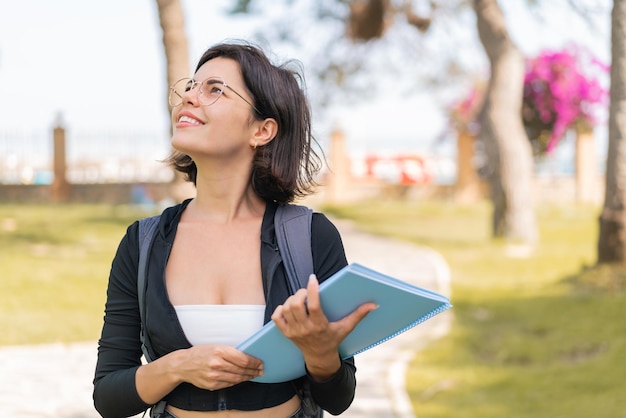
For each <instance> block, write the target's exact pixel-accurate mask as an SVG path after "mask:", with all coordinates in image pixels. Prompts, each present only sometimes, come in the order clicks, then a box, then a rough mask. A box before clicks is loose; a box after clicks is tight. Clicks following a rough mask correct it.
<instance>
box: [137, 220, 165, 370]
mask: <svg viewBox="0 0 626 418" xmlns="http://www.w3.org/2000/svg"><path fill="white" fill-rule="evenodd" d="M160 217H161V216H160V215H156V216H151V217H149V218H143V219H140V220H139V233H138V238H139V264H138V267H137V300H138V302H139V316H140V317H141V331H140V333H139V337H140V339H141V351H142V352H143V355H144V356H145V358H146V360H147V361H149V362H150V361H152V359H153V358H154V355H153V352H152V345H151V344H150V338H149V337H148V334H147V333H146V332H145V328H146V283H147V280H146V266H147V264H148V251H149V250H150V244H151V243H152V238H153V237H154V231H155V230H156V227H157V225H158V224H159V219H160Z"/></svg>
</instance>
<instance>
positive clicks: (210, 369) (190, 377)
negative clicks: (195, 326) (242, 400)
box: [135, 345, 263, 404]
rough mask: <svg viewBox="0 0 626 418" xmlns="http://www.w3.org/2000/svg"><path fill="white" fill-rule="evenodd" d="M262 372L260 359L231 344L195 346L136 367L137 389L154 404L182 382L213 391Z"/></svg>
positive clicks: (143, 397)
mask: <svg viewBox="0 0 626 418" xmlns="http://www.w3.org/2000/svg"><path fill="white" fill-rule="evenodd" d="M262 375H263V362H261V360H259V359H256V358H254V357H252V356H249V355H247V354H245V353H243V352H241V351H239V350H237V349H236V348H234V347H231V346H226V345H199V346H195V347H191V348H188V349H184V350H177V351H174V352H172V353H169V354H167V355H165V356H163V357H161V358H159V359H157V360H155V361H153V362H150V363H148V364H144V365H143V366H141V367H139V369H138V370H137V373H136V375H135V383H136V386H137V392H138V393H139V396H140V397H141V399H142V400H143V401H144V402H145V403H147V404H155V403H157V402H158V401H159V400H160V399H162V398H163V397H164V396H165V395H167V394H168V393H170V392H171V391H172V390H173V389H174V388H175V387H176V386H178V385H179V384H181V383H183V382H188V383H191V384H193V385H195V386H197V387H199V388H202V389H208V390H217V389H223V388H227V387H230V386H233V385H236V384H237V383H241V382H245V381H248V380H251V379H254V378H255V377H258V376H262Z"/></svg>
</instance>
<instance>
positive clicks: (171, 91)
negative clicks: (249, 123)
mask: <svg viewBox="0 0 626 418" xmlns="http://www.w3.org/2000/svg"><path fill="white" fill-rule="evenodd" d="M185 80H186V81H187V82H190V81H191V82H192V83H193V84H192V85H191V88H190V89H189V90H187V91H190V90H193V89H195V88H196V87H201V86H202V85H203V84H204V83H206V82H207V81H209V80H216V81H219V82H220V83H222V85H223V86H224V87H225V88H228V89H229V90H230V91H232V92H233V93H235V94H236V95H237V96H239V97H240V98H241V100H243V101H244V102H246V103H247V104H248V105H250V107H251V108H252V109H254V111H255V112H256V113H258V114H261V112H259V109H257V108H256V106H255V105H253V104H252V103H250V102H249V101H248V100H247V99H246V98H245V97H243V96H242V95H241V94H239V93H238V92H237V90H235V89H234V88H232V87H231V86H230V84H228V83H227V82H226V81H224V79H223V78H221V77H208V78H205V79H204V80H202V81H196V80H194V79H193V78H189V77H184V78H181V79H180V80H178V81H176V82H175V83H174V85H172V86H170V94H169V96H168V102H169V104H170V106H172V107H176V106H180V105H181V104H183V102H184V101H185V100H184V99H183V96H182V95H181V94H180V93H178V92H177V91H176V90H175V89H174V86H176V85H177V84H178V83H180V82H181V81H185ZM187 91H186V92H187ZM186 92H184V93H186ZM184 93H183V94H184ZM201 94H202V89H201V88H198V89H197V90H196V97H197V98H198V103H200V95H201ZM223 94H224V90H222V92H221V93H220V95H219V96H217V99H215V100H214V101H213V102H211V103H209V104H206V105H205V104H200V105H201V106H211V105H214V104H215V103H216V102H217V101H218V100H219V99H220V97H222V95H223ZM173 95H175V96H174V97H177V98H179V99H180V103H178V104H172V96H173Z"/></svg>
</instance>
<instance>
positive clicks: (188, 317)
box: [174, 305, 265, 347]
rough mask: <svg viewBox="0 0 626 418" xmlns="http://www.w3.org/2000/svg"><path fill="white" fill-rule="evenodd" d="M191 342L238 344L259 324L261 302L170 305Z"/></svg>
mask: <svg viewBox="0 0 626 418" xmlns="http://www.w3.org/2000/svg"><path fill="white" fill-rule="evenodd" d="M174 308H175V309H176V315H178V321H179V322H180V325H181V327H182V328H183V331H184V332H185V336H186V337H187V340H189V342H190V343H191V345H203V344H222V345H231V346H233V347H235V346H237V345H239V344H240V343H241V342H243V341H244V340H245V339H246V338H248V337H249V336H251V335H252V334H253V333H254V332H255V331H258V330H259V329H261V327H263V319H264V315H265V305H179V306H174Z"/></svg>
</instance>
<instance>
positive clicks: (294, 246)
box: [274, 204, 315, 294]
mask: <svg viewBox="0 0 626 418" xmlns="http://www.w3.org/2000/svg"><path fill="white" fill-rule="evenodd" d="M312 217H313V211H312V210H311V209H310V208H307V207H306V206H299V205H289V204H281V205H279V206H278V208H276V215H275V217H274V228H275V229H276V240H277V242H278V251H279V252H280V256H281V258H282V259H283V264H284V265H285V270H286V272H287V279H288V281H289V286H290V289H289V290H290V293H291V294H294V293H296V291H297V290H298V289H301V288H303V287H306V285H307V283H308V281H309V275H311V274H312V273H315V272H314V271H313V254H312V253H311V219H312Z"/></svg>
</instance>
